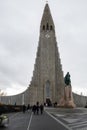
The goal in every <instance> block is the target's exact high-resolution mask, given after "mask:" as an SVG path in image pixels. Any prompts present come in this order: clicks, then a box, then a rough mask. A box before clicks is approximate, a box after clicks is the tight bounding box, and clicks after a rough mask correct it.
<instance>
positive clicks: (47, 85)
mask: <svg viewBox="0 0 87 130" xmlns="http://www.w3.org/2000/svg"><path fill="white" fill-rule="evenodd" d="M45 92H46V98H49V97H50V82H49V80H48V81H46V84H45Z"/></svg>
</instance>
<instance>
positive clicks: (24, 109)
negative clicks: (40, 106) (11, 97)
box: [23, 105, 26, 113]
mask: <svg viewBox="0 0 87 130" xmlns="http://www.w3.org/2000/svg"><path fill="white" fill-rule="evenodd" d="M25 111H26V106H25V105H23V113H25Z"/></svg>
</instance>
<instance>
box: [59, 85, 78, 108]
mask: <svg viewBox="0 0 87 130" xmlns="http://www.w3.org/2000/svg"><path fill="white" fill-rule="evenodd" d="M58 106H59V107H64V108H75V107H76V105H75V103H74V100H73V95H72V87H71V86H70V85H67V86H65V90H64V97H62V98H61V100H60V103H59V105H58Z"/></svg>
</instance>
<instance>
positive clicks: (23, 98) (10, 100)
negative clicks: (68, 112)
mask: <svg viewBox="0 0 87 130" xmlns="http://www.w3.org/2000/svg"><path fill="white" fill-rule="evenodd" d="M73 98H74V102H75V104H76V106H77V107H85V105H86V103H87V97H86V96H82V95H78V94H75V93H73ZM0 102H1V103H3V104H12V105H14V104H15V103H16V105H23V104H25V105H27V104H30V99H29V89H27V90H26V91H25V92H23V93H20V94H18V95H13V96H1V97H0Z"/></svg>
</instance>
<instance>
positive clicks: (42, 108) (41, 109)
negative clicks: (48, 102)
mask: <svg viewBox="0 0 87 130" xmlns="http://www.w3.org/2000/svg"><path fill="white" fill-rule="evenodd" d="M43 110H44V106H43V105H42V104H41V105H40V113H41V114H43Z"/></svg>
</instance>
